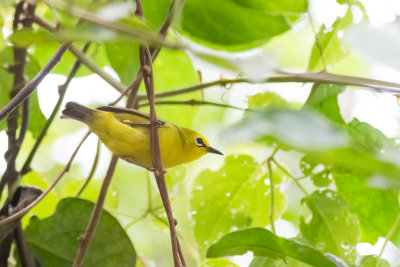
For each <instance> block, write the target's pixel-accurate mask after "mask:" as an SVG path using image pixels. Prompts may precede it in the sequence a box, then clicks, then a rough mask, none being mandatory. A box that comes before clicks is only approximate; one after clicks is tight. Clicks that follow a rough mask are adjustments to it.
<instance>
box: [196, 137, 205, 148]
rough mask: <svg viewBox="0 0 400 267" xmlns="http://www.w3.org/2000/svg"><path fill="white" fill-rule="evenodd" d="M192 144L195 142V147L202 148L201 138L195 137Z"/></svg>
mask: <svg viewBox="0 0 400 267" xmlns="http://www.w3.org/2000/svg"><path fill="white" fill-rule="evenodd" d="M194 142H195V143H196V145H197V146H199V147H202V146H204V143H203V138H201V137H196V138H195V139H194Z"/></svg>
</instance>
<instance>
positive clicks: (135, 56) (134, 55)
mask: <svg viewBox="0 0 400 267" xmlns="http://www.w3.org/2000/svg"><path fill="white" fill-rule="evenodd" d="M105 48H106V53H107V58H108V60H109V61H110V64H111V67H112V68H113V69H114V70H115V72H116V73H117V74H118V76H119V79H120V80H121V82H122V83H123V84H125V85H130V84H131V83H132V82H133V81H134V79H135V78H136V75H137V73H138V71H139V68H140V62H139V44H134V43H132V44H125V43H107V44H105Z"/></svg>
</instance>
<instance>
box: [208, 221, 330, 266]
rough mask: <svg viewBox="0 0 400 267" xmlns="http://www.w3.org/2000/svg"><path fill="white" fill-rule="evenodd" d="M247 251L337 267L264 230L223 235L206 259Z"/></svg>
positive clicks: (296, 244) (211, 248) (301, 247)
mask: <svg viewBox="0 0 400 267" xmlns="http://www.w3.org/2000/svg"><path fill="white" fill-rule="evenodd" d="M247 251H252V252H253V253H254V255H256V256H264V257H268V258H271V259H283V258H284V257H286V256H287V257H292V258H295V259H297V260H299V261H302V262H305V263H308V264H310V265H312V266H320V267H335V266H337V265H336V264H335V263H333V262H332V261H331V260H330V259H328V258H327V257H325V256H324V255H323V254H322V253H321V252H319V251H317V250H315V249H313V248H311V247H308V246H304V245H301V244H299V243H296V242H294V241H291V240H289V239H285V238H282V237H279V236H276V235H274V234H273V233H272V232H271V231H269V230H266V229H264V228H250V229H246V230H241V231H236V232H233V233H230V234H227V235H225V236H224V237H222V238H221V239H220V240H219V241H218V242H217V243H216V244H214V245H212V246H211V247H210V248H209V249H208V251H207V257H211V258H212V257H224V256H233V255H242V254H244V253H246V252H247Z"/></svg>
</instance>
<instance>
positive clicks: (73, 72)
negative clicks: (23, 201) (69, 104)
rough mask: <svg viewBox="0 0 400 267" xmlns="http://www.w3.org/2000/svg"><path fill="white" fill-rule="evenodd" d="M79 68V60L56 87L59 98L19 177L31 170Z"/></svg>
mask: <svg viewBox="0 0 400 267" xmlns="http://www.w3.org/2000/svg"><path fill="white" fill-rule="evenodd" d="M89 46H90V43H86V44H85V45H84V46H83V48H82V51H83V53H86V51H87V50H88V49H89ZM80 66H81V63H80V61H79V60H77V61H76V62H75V64H74V66H73V67H72V69H71V71H70V73H69V75H68V77H67V79H66V80H65V82H64V84H63V85H60V86H59V87H58V95H59V96H58V100H57V103H56V105H55V106H54V108H53V111H52V112H51V114H50V117H49V118H48V119H47V121H46V124H45V125H44V126H43V128H42V130H41V131H40V134H39V136H38V138H37V139H36V141H35V144H34V145H33V147H32V150H31V151H30V152H29V155H28V157H27V158H26V161H25V163H24V165H23V167H22V168H21V175H25V174H27V173H28V172H30V170H31V167H30V165H31V162H32V160H33V158H34V156H35V154H36V152H37V150H38V148H39V146H40V144H41V143H42V141H43V139H44V137H45V136H46V134H47V131H48V129H49V128H50V125H51V124H52V123H53V121H54V118H55V117H56V116H57V114H58V111H59V109H60V107H61V104H62V102H63V100H64V96H65V93H66V92H67V88H68V86H69V84H70V83H71V81H72V78H73V77H74V76H75V75H76V73H77V72H78V70H79V67H80Z"/></svg>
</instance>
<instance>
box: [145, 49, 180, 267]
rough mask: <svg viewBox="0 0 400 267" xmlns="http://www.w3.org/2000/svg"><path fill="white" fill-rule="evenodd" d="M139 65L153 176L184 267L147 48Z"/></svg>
mask: <svg viewBox="0 0 400 267" xmlns="http://www.w3.org/2000/svg"><path fill="white" fill-rule="evenodd" d="M139 54H140V65H141V67H142V73H143V77H144V84H145V86H146V92H147V96H148V99H149V104H150V123H151V127H150V146H151V159H152V164H153V169H154V175H155V177H156V181H157V185H158V189H159V191H160V195H161V199H162V201H163V204H164V208H165V211H166V213H167V218H168V223H169V227H170V234H171V242H172V253H173V258H174V265H175V267H180V266H181V263H182V265H183V266H186V264H185V261H184V258H183V257H180V255H182V253H180V252H179V243H178V242H179V241H178V236H177V234H176V229H175V219H174V218H173V215H172V209H171V204H170V201H169V197H168V190H167V186H166V183H165V178H164V170H163V166H162V160H161V149H160V138H159V132H158V126H157V125H156V121H157V116H156V110H155V104H154V79H153V71H152V58H151V54H150V51H149V49H148V48H147V47H144V46H140V52H139Z"/></svg>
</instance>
